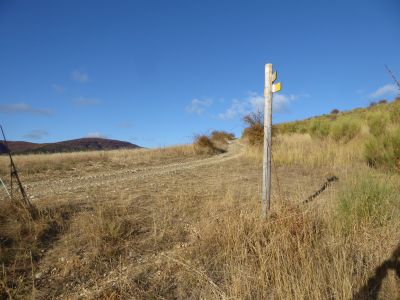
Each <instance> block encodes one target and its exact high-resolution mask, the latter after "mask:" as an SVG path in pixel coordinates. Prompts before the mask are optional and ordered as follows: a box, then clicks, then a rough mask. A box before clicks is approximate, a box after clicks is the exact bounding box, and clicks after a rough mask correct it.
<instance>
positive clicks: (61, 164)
mask: <svg viewBox="0 0 400 300" xmlns="http://www.w3.org/2000/svg"><path fill="white" fill-rule="evenodd" d="M196 158H198V154H197V153H196V152H195V151H194V148H193V146H192V145H179V146H174V147H167V148H159V149H137V150H136V149H134V150H126V149H124V150H111V151H87V152H72V153H52V154H36V155H32V154H30V155H16V156H14V161H15V163H16V165H17V168H18V169H19V170H20V172H21V174H23V175H26V176H36V175H37V176H41V175H43V174H45V173H46V172H52V173H56V175H57V176H63V175H65V173H66V172H75V171H79V172H87V173H90V172H93V171H97V170H98V169H99V168H108V169H110V168H111V169H120V168H127V167H128V168H133V167H140V166H152V165H159V164H166V163H173V162H182V161H187V160H192V159H196ZM8 170H9V158H8V157H7V156H0V175H3V176H4V175H8V172H9V171H8ZM45 175H46V174H45ZM47 175H48V174H47Z"/></svg>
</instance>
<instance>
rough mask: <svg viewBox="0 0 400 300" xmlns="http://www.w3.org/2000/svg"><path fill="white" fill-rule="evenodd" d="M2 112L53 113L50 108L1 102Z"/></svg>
mask: <svg viewBox="0 0 400 300" xmlns="http://www.w3.org/2000/svg"><path fill="white" fill-rule="evenodd" d="M0 112H3V113H30V114H35V115H47V116H48V115H51V114H52V111H51V110H49V109H42V108H34V107H32V106H30V105H29V104H26V103H23V102H21V103H13V104H0Z"/></svg>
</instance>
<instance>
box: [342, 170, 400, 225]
mask: <svg viewBox="0 0 400 300" xmlns="http://www.w3.org/2000/svg"><path fill="white" fill-rule="evenodd" d="M338 198H339V206H338V215H339V217H340V219H341V222H340V223H341V224H342V226H345V227H346V228H347V229H349V228H354V225H356V226H357V225H361V224H363V223H372V224H374V225H378V226H380V225H384V224H385V222H387V221H389V220H391V219H393V218H396V217H397V216H398V215H399V214H400V205H399V204H400V193H399V191H398V190H397V188H396V186H394V185H393V184H392V183H390V182H389V181H388V180H384V179H383V178H382V179H381V178H377V177H375V176H372V175H371V174H367V175H361V176H356V177H354V179H353V180H352V181H351V182H347V183H346V185H345V186H344V188H343V189H342V190H341V191H340V192H339V195H338Z"/></svg>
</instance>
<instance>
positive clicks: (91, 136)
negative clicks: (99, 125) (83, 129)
mask: <svg viewBox="0 0 400 300" xmlns="http://www.w3.org/2000/svg"><path fill="white" fill-rule="evenodd" d="M86 137H87V138H101V139H106V138H107V137H106V136H105V135H104V134H101V133H100V132H90V133H88V134H87V135H86Z"/></svg>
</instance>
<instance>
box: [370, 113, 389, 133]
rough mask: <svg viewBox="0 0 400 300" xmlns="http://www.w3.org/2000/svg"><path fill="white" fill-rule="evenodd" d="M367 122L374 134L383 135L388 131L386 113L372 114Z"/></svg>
mask: <svg viewBox="0 0 400 300" xmlns="http://www.w3.org/2000/svg"><path fill="white" fill-rule="evenodd" d="M367 123H368V126H369V132H371V133H372V134H373V135H374V136H379V135H382V134H383V133H384V132H385V131H386V126H387V123H388V117H387V114H384V113H374V114H371V115H369V117H368V118H367Z"/></svg>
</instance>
